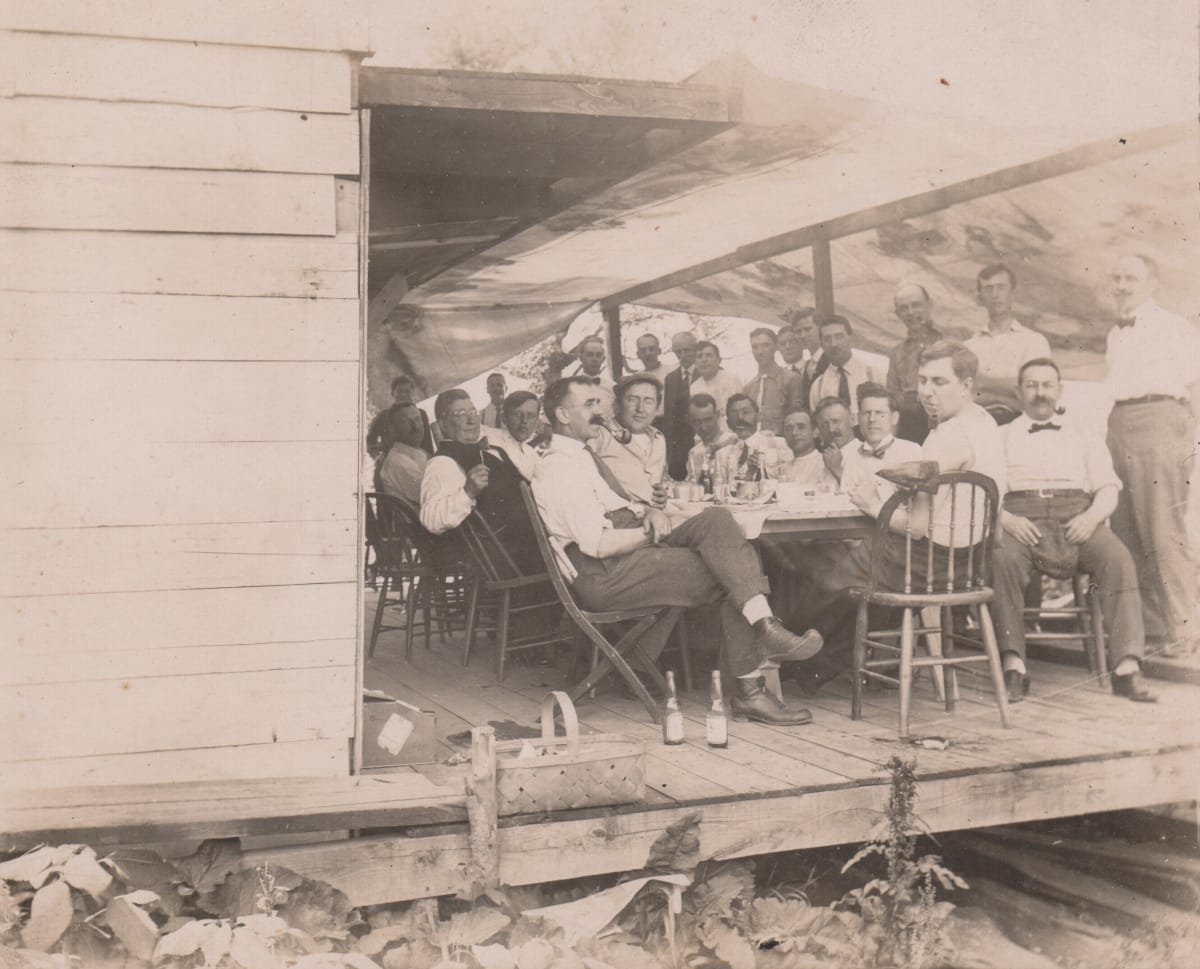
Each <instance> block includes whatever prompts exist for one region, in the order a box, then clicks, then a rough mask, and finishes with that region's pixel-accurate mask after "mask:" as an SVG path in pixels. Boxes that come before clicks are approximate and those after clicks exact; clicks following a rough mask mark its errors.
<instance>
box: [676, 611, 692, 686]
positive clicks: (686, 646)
mask: <svg viewBox="0 0 1200 969" xmlns="http://www.w3.org/2000/svg"><path fill="white" fill-rule="evenodd" d="M676 613H677V618H676V620H675V635H677V636H678V637H679V665H680V666H681V667H682V668H683V687H684V689H685V690H689V691H690V690H691V689H692V688H693V687H692V648H691V644H690V643H689V642H688V631H687V613H686V612H684V611H683V610H682V609H677V610H676Z"/></svg>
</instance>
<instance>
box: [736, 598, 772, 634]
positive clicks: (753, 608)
mask: <svg viewBox="0 0 1200 969" xmlns="http://www.w3.org/2000/svg"><path fill="white" fill-rule="evenodd" d="M742 615H743V616H745V617H746V622H748V623H750V625H751V626H753V625H754V624H755V623H756V622H758V621H759V620H760V619H770V618H771V606H770V604H769V603H768V602H767V597H766V596H764V595H757V596H751V597H750V598H749V599H747V600H746V602H745V604H744V605H743V606H742Z"/></svg>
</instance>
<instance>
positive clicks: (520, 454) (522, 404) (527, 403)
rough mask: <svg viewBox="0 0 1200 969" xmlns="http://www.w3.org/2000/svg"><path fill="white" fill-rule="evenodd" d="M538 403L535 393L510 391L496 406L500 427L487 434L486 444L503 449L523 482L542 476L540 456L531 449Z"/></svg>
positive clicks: (535, 436) (538, 418) (540, 410)
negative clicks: (500, 403)
mask: <svg viewBox="0 0 1200 969" xmlns="http://www.w3.org/2000/svg"><path fill="white" fill-rule="evenodd" d="M541 413H542V404H541V401H539V400H538V398H537V394H534V393H531V392H530V391H528V390H514V391H513V392H512V393H511V394H509V395H508V396H507V397H505V398H504V403H503V404H502V405H501V407H500V415H501V424H502V425H503V426H501V427H497V428H493V429H491V430H489V431H488V432H487V440H488V443H489V444H491V445H493V446H494V447H498V448H501V449H503V451H504V453H505V454H507V455H508V458H509V460H510V461H512V463H513V464H514V465H515V466H516V468H517V470H518V471H520V472H521V475H522V477H524V478H525V480H526V481H533V480H534V479H535V478H536V477H537V476H538V475H539V474H541V473H542V457H541V455H540V454H538V452H537V448H535V447H534V446H533V441H534V440H535V439H536V438H537V435H538V431H539V426H538V425H539V423H540V417H541Z"/></svg>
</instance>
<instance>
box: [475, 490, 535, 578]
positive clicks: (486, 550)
mask: <svg viewBox="0 0 1200 969" xmlns="http://www.w3.org/2000/svg"><path fill="white" fill-rule="evenodd" d="M460 530H461V531H462V536H463V540H464V541H465V542H466V546H467V551H468V552H470V554H471V558H472V559H474V561H475V566H476V568H478V569H479V572H480V574H481V575H482V576H483V577H484V578H485V579H487V580H488V581H489V582H504V581H506V580H509V579H520V578H525V576H526V573H524V572H522V571H521V569H520V567H519V566H518V565H517V563H516V562H515V561H514V560H513V557H512V556H511V555H509V553H508V549H506V548H505V547H504V546H503V544H501V542H500V539H499V538H498V537H497V535H496V533H495V531H493V530H492V526H491V525H489V524H488V523H487V520H486V519H485V518H484V517H483V516H482V515H481V514H479V509H477V508H476V509H473V510H472V511H471V514H469V515H468V516H467V517H466V519H465V520H464V521H463V523H462V525H461V526H460Z"/></svg>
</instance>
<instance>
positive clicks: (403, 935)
mask: <svg viewBox="0 0 1200 969" xmlns="http://www.w3.org/2000/svg"><path fill="white" fill-rule="evenodd" d="M414 935H415V932H414V930H413V927H412V925H411V924H409V923H408V922H397V923H395V924H394V925H385V926H384V927H383V928H381V929H375V930H373V931H371V932H368V933H367V934H366V935H364V936H363V937H362V938H360V939H358V940H356V941H355V943H354V951H355V952H361V953H363V954H365V955H368V956H374V955H378V954H379V953H381V952H382V951H383V950H384V949H386V948H387V946H388V943H390V942H406V941H408V940H409V939H411V938H413V936H414Z"/></svg>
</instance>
